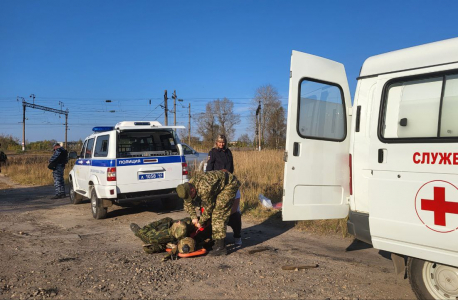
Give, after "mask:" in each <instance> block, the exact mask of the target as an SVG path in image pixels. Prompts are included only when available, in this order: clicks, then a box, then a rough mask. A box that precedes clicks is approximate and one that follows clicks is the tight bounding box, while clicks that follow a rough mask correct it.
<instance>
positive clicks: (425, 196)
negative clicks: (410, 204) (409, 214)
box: [415, 180, 458, 233]
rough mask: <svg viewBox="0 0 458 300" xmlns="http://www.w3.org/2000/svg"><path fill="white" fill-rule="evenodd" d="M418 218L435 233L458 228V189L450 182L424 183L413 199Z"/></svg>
mask: <svg viewBox="0 0 458 300" xmlns="http://www.w3.org/2000/svg"><path fill="white" fill-rule="evenodd" d="M415 209H416V212H417V215H418V218H419V219H420V220H421V222H422V223H423V224H425V226H426V227H428V228H429V229H431V230H433V231H436V232H442V233H446V232H452V231H455V230H456V229H457V228H458V188H457V187H456V186H454V185H453V184H451V183H450V182H447V181H443V180H434V181H430V182H427V183H425V184H424V185H423V186H422V187H420V189H419V190H418V192H417V195H416V197H415Z"/></svg>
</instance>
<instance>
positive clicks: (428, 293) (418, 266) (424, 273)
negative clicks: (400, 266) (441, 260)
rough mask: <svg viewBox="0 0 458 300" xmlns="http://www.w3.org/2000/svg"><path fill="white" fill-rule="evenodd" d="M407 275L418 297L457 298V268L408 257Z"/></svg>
mask: <svg viewBox="0 0 458 300" xmlns="http://www.w3.org/2000/svg"><path fill="white" fill-rule="evenodd" d="M407 275H408V276H409V281H410V285H411V286H412V289H413V291H414V293H415V295H416V296H417V298H418V299H453V300H455V299H458V268H454V267H451V266H446V265H441V264H438V263H433V262H429V261H424V260H421V259H418V258H411V257H409V259H408V261H407Z"/></svg>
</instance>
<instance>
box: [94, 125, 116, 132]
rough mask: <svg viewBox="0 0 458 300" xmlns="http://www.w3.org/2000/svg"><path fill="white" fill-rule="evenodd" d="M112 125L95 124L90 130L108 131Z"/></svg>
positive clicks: (111, 128)
mask: <svg viewBox="0 0 458 300" xmlns="http://www.w3.org/2000/svg"><path fill="white" fill-rule="evenodd" d="M113 129H114V127H113V126H96V127H94V128H92V131H94V132H104V131H110V130H113Z"/></svg>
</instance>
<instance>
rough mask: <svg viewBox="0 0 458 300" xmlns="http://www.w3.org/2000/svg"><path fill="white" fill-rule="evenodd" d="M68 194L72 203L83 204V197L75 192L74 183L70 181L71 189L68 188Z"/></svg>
mask: <svg viewBox="0 0 458 300" xmlns="http://www.w3.org/2000/svg"><path fill="white" fill-rule="evenodd" d="M68 194H69V198H70V203H72V204H80V203H81V202H83V196H81V195H80V194H78V193H77V192H75V190H74V189H73V182H71V181H70V184H69V187H68Z"/></svg>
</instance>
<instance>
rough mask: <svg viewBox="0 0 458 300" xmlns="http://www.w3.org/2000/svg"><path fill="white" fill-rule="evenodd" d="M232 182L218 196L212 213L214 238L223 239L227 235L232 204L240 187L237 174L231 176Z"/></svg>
mask: <svg viewBox="0 0 458 300" xmlns="http://www.w3.org/2000/svg"><path fill="white" fill-rule="evenodd" d="M230 178H231V179H232V182H230V183H229V184H228V185H226V186H225V187H224V188H223V190H222V191H221V192H220V193H219V194H218V195H217V196H216V202H215V208H214V209H213V213H212V219H211V222H212V239H213V240H221V239H224V238H225V237H226V230H227V223H228V222H229V216H230V215H231V209H232V204H233V203H234V199H235V195H236V194H237V190H238V189H239V187H240V182H239V181H238V180H237V178H235V176H234V177H233V176H230Z"/></svg>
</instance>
